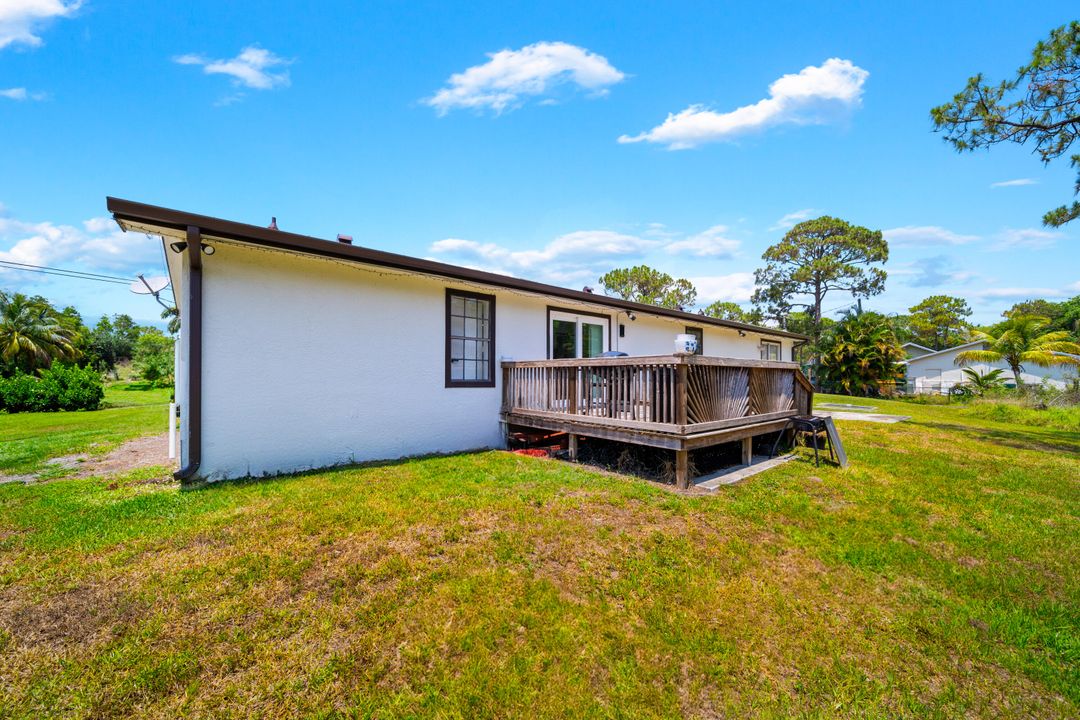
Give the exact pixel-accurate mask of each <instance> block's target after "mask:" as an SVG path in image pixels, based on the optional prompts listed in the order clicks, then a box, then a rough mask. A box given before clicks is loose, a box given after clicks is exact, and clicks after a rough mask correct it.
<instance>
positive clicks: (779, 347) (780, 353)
mask: <svg viewBox="0 0 1080 720" xmlns="http://www.w3.org/2000/svg"><path fill="white" fill-rule="evenodd" d="M772 348H776V357H775V358H771V357H769V354H770V353H769V351H770V350H771V349H772ZM758 349H759V351H760V352H759V354H760V356H761V359H762V360H772V361H774V362H780V361H781V360H783V358H784V346H783V344H782V343H780V342H777V341H776V340H762V341H761V344H760V345H758Z"/></svg>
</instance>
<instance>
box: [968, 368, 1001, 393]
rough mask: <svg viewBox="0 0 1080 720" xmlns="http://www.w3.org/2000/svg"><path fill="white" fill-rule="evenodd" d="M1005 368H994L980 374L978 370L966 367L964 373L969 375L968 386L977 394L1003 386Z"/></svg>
mask: <svg viewBox="0 0 1080 720" xmlns="http://www.w3.org/2000/svg"><path fill="white" fill-rule="evenodd" d="M1004 372H1005V371H1004V370H1002V369H1001V368H994V369H993V370H990V371H988V372H986V373H982V374H980V373H979V372H978V371H977V370H972V369H971V368H964V375H965V376H966V377H967V386H968V387H969V388H970V389H971V390H972V391H973V392H974V393H975V394H976V395H983V394H985V393H987V392H988V391H990V390H996V389H997V388H999V387H1001V385H1002V383H1003V382H1004V381H1003V380H1002V379H1001V376H1002V374H1004Z"/></svg>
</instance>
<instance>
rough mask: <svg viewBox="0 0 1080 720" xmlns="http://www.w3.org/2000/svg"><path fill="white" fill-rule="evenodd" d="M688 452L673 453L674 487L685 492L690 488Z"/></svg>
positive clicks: (678, 451) (677, 451)
mask: <svg viewBox="0 0 1080 720" xmlns="http://www.w3.org/2000/svg"><path fill="white" fill-rule="evenodd" d="M689 455H690V451H689V450H676V451H675V487H677V488H679V489H680V490H686V489H687V488H688V487H690V467H689V465H690V458H689Z"/></svg>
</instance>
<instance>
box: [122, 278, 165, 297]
mask: <svg viewBox="0 0 1080 720" xmlns="http://www.w3.org/2000/svg"><path fill="white" fill-rule="evenodd" d="M167 287H169V278H167V277H149V278H148V277H143V276H142V275H140V276H139V279H138V280H136V281H135V282H133V283H131V292H133V293H135V294H136V295H157V294H158V293H159V292H161V291H162V290H164V289H165V288H167Z"/></svg>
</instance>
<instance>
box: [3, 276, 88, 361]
mask: <svg viewBox="0 0 1080 720" xmlns="http://www.w3.org/2000/svg"><path fill="white" fill-rule="evenodd" d="M69 324H70V323H69ZM74 336H75V333H74V331H72V330H71V329H70V328H69V327H68V326H65V322H64V320H63V319H62V317H61V315H60V313H58V312H57V311H56V309H55V308H53V307H52V305H50V304H49V303H48V301H46V300H45V299H44V298H28V297H27V296H26V295H23V294H22V293H13V294H8V293H5V292H2V291H0V360H3V366H4V368H3V369H4V374H5V375H9V374H11V373H12V372H17V371H22V372H33V371H35V370H38V369H41V368H48V367H50V366H51V365H52V364H53V362H54V361H56V360H71V359H74V357H75V356H76V350H75V346H74V344H73V341H74Z"/></svg>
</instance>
